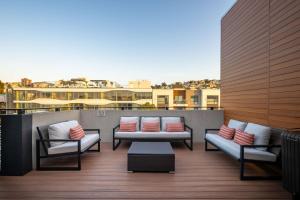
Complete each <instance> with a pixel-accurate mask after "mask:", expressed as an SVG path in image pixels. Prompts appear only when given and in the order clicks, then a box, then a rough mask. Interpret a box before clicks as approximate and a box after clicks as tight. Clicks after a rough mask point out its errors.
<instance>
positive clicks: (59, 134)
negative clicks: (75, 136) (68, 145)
mask: <svg viewBox="0 0 300 200" xmlns="http://www.w3.org/2000/svg"><path fill="white" fill-rule="evenodd" d="M77 125H79V124H78V121H77V120H71V121H66V122H60V123H57V124H51V125H49V127H48V133H49V139H50V140H51V139H61V140H68V139H69V133H70V129H71V128H74V127H76V126H77ZM63 143H65V142H50V146H51V147H54V146H58V145H61V144H63Z"/></svg>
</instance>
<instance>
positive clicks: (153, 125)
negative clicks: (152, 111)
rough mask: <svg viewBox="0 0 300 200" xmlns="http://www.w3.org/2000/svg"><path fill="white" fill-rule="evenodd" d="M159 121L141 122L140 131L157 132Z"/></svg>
mask: <svg viewBox="0 0 300 200" xmlns="http://www.w3.org/2000/svg"><path fill="white" fill-rule="evenodd" d="M159 131H160V124H159V122H143V128H142V132H159Z"/></svg>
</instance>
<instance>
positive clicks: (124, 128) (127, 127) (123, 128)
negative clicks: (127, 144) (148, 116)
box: [119, 122, 136, 132]
mask: <svg viewBox="0 0 300 200" xmlns="http://www.w3.org/2000/svg"><path fill="white" fill-rule="evenodd" d="M119 131H120V132H135V131H136V122H121V123H120V129H119Z"/></svg>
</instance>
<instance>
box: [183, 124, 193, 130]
mask: <svg viewBox="0 0 300 200" xmlns="http://www.w3.org/2000/svg"><path fill="white" fill-rule="evenodd" d="M184 130H189V131H193V129H192V128H191V127H189V126H188V125H186V124H185V125H184Z"/></svg>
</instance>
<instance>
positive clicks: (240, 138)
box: [234, 129, 255, 145]
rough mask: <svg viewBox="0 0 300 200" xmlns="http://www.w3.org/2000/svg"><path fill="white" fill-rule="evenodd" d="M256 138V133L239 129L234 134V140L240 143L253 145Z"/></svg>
mask: <svg viewBox="0 0 300 200" xmlns="http://www.w3.org/2000/svg"><path fill="white" fill-rule="evenodd" d="M254 140H255V135H254V134H249V133H247V132H243V131H242V130H239V129H237V130H236V132H235V135H234V142H235V143H237V144H239V145H252V144H253V143H254Z"/></svg>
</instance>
